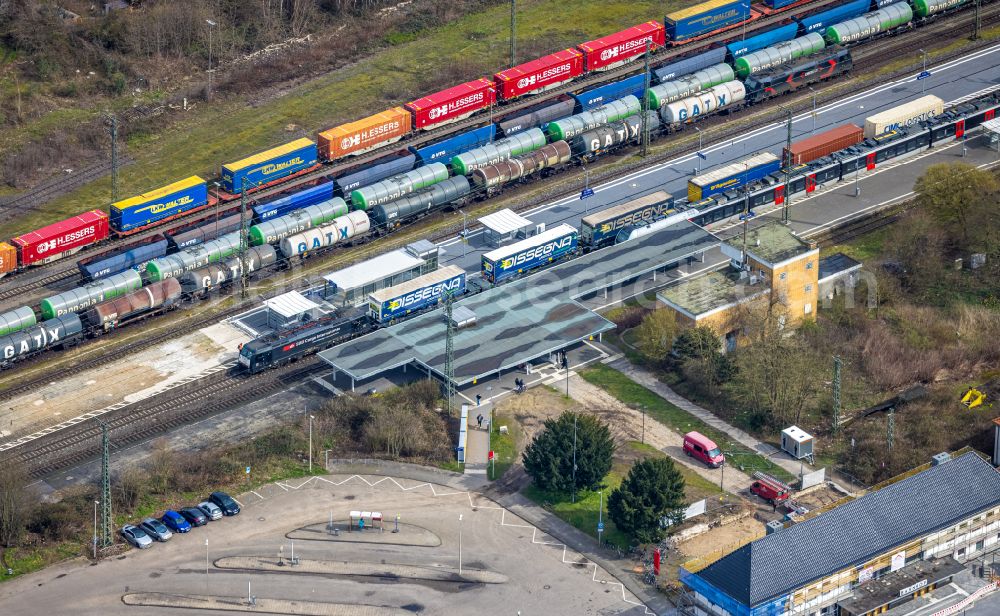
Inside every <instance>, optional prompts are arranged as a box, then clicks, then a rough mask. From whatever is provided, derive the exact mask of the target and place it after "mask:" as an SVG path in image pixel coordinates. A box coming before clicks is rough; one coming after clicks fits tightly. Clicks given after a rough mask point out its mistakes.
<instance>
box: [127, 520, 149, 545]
mask: <svg viewBox="0 0 1000 616" xmlns="http://www.w3.org/2000/svg"><path fill="white" fill-rule="evenodd" d="M122 537H124V538H125V541H128V542H129V543H131V544H132V545H134V546H135V547H137V548H139V549H140V550H145V549H146V548H148V547H149V546H151V545H153V540H152V539H151V538H150V537H149V535H147V534H146V531H144V530H142V529H141V528H139V527H138V526H133V525H132V524H126V525H125V526H123V527H122Z"/></svg>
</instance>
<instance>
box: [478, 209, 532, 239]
mask: <svg viewBox="0 0 1000 616" xmlns="http://www.w3.org/2000/svg"><path fill="white" fill-rule="evenodd" d="M479 222H480V223H482V225H483V226H484V227H486V228H487V229H490V230H491V231H493V232H494V233H497V234H499V235H506V234H507V233H511V232H513V231H518V230H520V229H523V228H525V227H530V226H531V225H532V222H531V221H530V220H528V219H527V218H525V217H524V216H521V215H520V214H518V213H516V212H514V211H513V210H509V209H506V208H505V209H502V210H500V211H498V212H493V213H492V214H488V215H486V216H483V217H482V218H480V219H479Z"/></svg>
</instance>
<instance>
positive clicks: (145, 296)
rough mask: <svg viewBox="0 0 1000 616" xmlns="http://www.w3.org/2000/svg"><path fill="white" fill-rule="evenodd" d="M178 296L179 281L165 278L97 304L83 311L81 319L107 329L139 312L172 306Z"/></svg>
mask: <svg viewBox="0 0 1000 616" xmlns="http://www.w3.org/2000/svg"><path fill="white" fill-rule="evenodd" d="M180 297H181V283H180V282H178V281H177V279H176V278H167V279H166V280H161V281H160V282H153V283H150V284H148V285H146V286H144V287H142V288H141V289H139V290H138V291H133V292H131V293H128V294H126V295H123V296H121V297H118V298H115V299H113V300H110V301H107V302H101V303H100V304H97V305H96V306H93V307H92V308H90V309H89V310H87V311H86V312H85V313H84V316H83V320H84V321H85V322H86V323H87V325H89V326H90V327H98V328H101V329H104V330H109V329H113V328H115V327H118V325H120V324H121V323H122V322H124V321H127V320H129V319H131V318H133V317H136V316H138V315H140V314H145V313H148V312H151V311H153V310H156V309H158V308H161V307H166V308H170V307H173V306H174V305H175V303H176V302H177V300H179V299H180Z"/></svg>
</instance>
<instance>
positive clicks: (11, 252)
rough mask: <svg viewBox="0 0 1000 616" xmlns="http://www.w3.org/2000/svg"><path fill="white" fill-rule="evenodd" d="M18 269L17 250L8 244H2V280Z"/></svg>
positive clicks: (0, 244) (0, 274) (0, 261)
mask: <svg viewBox="0 0 1000 616" xmlns="http://www.w3.org/2000/svg"><path fill="white" fill-rule="evenodd" d="M16 269H17V249H16V248H14V247H13V246H11V245H10V244H8V243H7V242H0V278H3V277H4V276H6V275H7V274H9V273H10V272H13V271H14V270H16Z"/></svg>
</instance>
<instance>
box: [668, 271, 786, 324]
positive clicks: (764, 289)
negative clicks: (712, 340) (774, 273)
mask: <svg viewBox="0 0 1000 616" xmlns="http://www.w3.org/2000/svg"><path fill="white" fill-rule="evenodd" d="M764 293H770V288H769V287H768V286H767V285H766V284H764V283H763V282H758V283H757V284H754V285H752V284H750V280H749V278H740V276H739V272H735V271H733V270H730V269H727V270H723V271H715V272H709V273H707V274H705V275H704V276H697V277H695V278H689V279H687V280H682V281H680V282H678V283H677V284H674V285H671V286H669V287H667V288H665V289H663V290H662V291H660V292H659V293H657V294H656V298H657V299H658V300H660V301H661V302H663V303H664V304H667V305H668V306H670V307H671V308H673V309H675V310H678V311H680V312H682V313H684V314H685V315H686V316H688V317H689V318H691V319H697V318H698V317H702V316H707V315H708V314H711V313H713V312H716V311H718V310H721V309H723V308H726V307H728V306H735V305H736V304H738V303H740V302H745V301H748V300H751V299H754V298H756V297H759V296H760V295H762V294H764Z"/></svg>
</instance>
